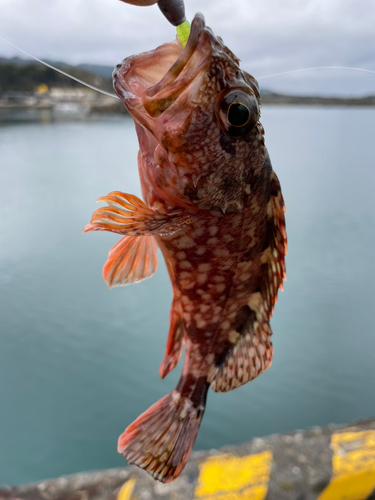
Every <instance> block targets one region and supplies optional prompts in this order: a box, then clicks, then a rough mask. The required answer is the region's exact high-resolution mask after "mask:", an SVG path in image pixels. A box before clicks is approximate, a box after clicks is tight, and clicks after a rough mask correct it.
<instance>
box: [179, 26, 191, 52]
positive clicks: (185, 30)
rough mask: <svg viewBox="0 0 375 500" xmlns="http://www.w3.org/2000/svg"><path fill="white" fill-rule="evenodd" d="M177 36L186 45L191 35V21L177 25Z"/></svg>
mask: <svg viewBox="0 0 375 500" xmlns="http://www.w3.org/2000/svg"><path fill="white" fill-rule="evenodd" d="M176 31H177V37H178V39H179V40H180V42H181V43H182V46H183V47H185V45H186V42H187V41H188V38H189V35H190V23H189V21H184V22H183V23H182V24H179V25H178V26H176Z"/></svg>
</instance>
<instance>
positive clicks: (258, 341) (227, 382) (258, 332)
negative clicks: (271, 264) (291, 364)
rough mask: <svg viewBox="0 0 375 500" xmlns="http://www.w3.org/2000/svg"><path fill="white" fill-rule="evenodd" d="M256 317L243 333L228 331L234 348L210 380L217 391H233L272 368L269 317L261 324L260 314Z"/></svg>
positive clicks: (250, 320) (251, 316)
mask: <svg viewBox="0 0 375 500" xmlns="http://www.w3.org/2000/svg"><path fill="white" fill-rule="evenodd" d="M253 295H260V294H253ZM250 311H251V310H250ZM257 316H258V318H257V317H256V315H250V317H249V320H248V322H247V323H246V325H245V326H244V328H243V329H242V331H241V333H239V332H237V331H236V330H232V331H230V332H229V334H228V338H229V341H230V342H233V344H234V345H233V347H232V349H231V350H230V352H229V353H228V355H227V356H226V358H225V359H224V361H223V363H222V364H221V365H220V366H219V367H218V368H216V369H215V370H214V371H212V372H211V376H210V377H209V381H210V382H211V389H212V390H214V391H215V392H227V391H231V390H232V389H235V388H236V387H239V386H241V385H243V384H246V382H249V381H250V380H253V379H254V378H256V377H257V376H258V375H260V374H261V373H262V372H264V371H265V370H267V368H269V367H270V366H271V363H272V354H273V347H272V342H271V335H272V330H271V327H270V325H269V322H268V319H267V318H265V317H264V319H263V320H261V321H260V322H259V321H258V319H260V318H259V314H258V315H257Z"/></svg>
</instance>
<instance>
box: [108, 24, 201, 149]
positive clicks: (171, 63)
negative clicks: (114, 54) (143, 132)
mask: <svg viewBox="0 0 375 500" xmlns="http://www.w3.org/2000/svg"><path fill="white" fill-rule="evenodd" d="M205 31H206V30H205V23H204V18H203V16H202V15H201V14H197V15H196V16H195V18H194V20H193V22H192V25H191V32H190V36H189V39H188V42H187V44H186V46H185V48H183V47H182V45H181V42H180V41H179V40H178V38H176V39H175V40H174V41H173V42H170V43H165V44H163V45H161V46H160V47H157V48H156V49H154V50H152V51H149V52H144V53H142V54H138V55H135V56H130V57H128V58H126V59H124V61H123V62H122V63H121V64H118V65H117V66H116V69H115V71H114V73H113V86H114V89H115V91H116V93H117V95H118V96H119V97H120V99H121V100H122V101H123V102H124V104H125V106H126V108H127V109H128V111H129V113H130V114H131V115H132V117H133V118H134V120H135V121H136V122H138V123H140V124H141V125H142V126H143V127H145V128H146V129H147V130H148V131H149V133H151V134H152V135H153V136H155V137H157V138H158V139H159V142H160V139H161V132H162V130H163V128H165V125H166V123H167V122H168V124H169V122H170V121H172V122H175V123H178V124H179V123H180V122H181V119H180V118H181V117H180V116H178V117H177V119H176V118H175V119H173V118H174V117H175V115H176V112H177V115H179V112H180V110H181V108H183V107H185V106H186V104H187V100H188V99H191V96H193V95H194V93H195V92H194V90H196V89H197V88H199V75H200V74H203V73H204V72H205V70H206V66H207V64H208V61H209V58H210V55H211V50H210V48H211V44H210V43H209V40H207V39H204V38H207V35H205ZM202 35H203V39H202ZM187 89H189V90H188V92H186V91H187ZM183 94H184V95H183ZM176 101H178V104H177V103H176ZM174 104H176V105H175V106H173V105H174ZM170 108H171V109H170ZM172 108H173V109H172ZM176 108H178V110H177V109H176ZM166 110H169V111H170V112H169V113H167V114H166V113H165V111H166ZM162 114H163V118H162V119H160V120H158V119H157V118H159V117H160V116H161V115H162ZM185 121H186V119H185Z"/></svg>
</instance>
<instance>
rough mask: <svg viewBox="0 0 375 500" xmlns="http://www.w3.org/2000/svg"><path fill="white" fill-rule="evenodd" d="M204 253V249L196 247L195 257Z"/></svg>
mask: <svg viewBox="0 0 375 500" xmlns="http://www.w3.org/2000/svg"><path fill="white" fill-rule="evenodd" d="M205 251H206V247H198V248H197V249H196V251H195V253H196V254H197V255H203V254H204V253H205Z"/></svg>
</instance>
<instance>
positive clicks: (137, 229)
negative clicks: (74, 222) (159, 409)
mask: <svg viewBox="0 0 375 500" xmlns="http://www.w3.org/2000/svg"><path fill="white" fill-rule="evenodd" d="M97 201H105V202H106V203H107V205H108V206H106V207H101V208H98V209H97V210H95V212H94V213H93V214H92V217H91V221H90V224H87V226H85V228H84V230H83V232H84V233H87V232H89V231H110V232H112V233H118V234H125V235H128V236H156V235H160V234H172V233H174V232H176V231H178V230H179V229H181V228H182V227H184V226H186V225H188V224H190V223H191V222H192V220H193V217H192V216H191V215H190V214H189V213H187V212H186V211H184V210H181V209H180V210H173V211H171V212H167V213H165V214H164V213H163V214H160V213H159V212H156V211H155V210H153V209H151V208H149V207H148V206H147V205H146V203H144V202H143V201H142V200H141V199H140V198H138V197H137V196H134V195H132V194H126V193H121V192H120V191H112V192H111V193H109V194H108V195H107V196H102V197H101V198H99V199H98V200H97Z"/></svg>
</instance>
